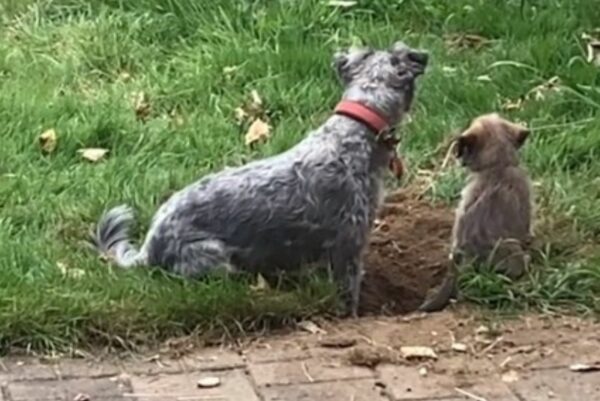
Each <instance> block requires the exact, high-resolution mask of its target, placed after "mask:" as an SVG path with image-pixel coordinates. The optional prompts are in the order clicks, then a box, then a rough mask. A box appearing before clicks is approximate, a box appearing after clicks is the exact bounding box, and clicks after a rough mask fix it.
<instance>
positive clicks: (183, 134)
mask: <svg viewBox="0 0 600 401" xmlns="http://www.w3.org/2000/svg"><path fill="white" fill-rule="evenodd" d="M599 21H600V7H598V4H597V1H596V0H544V1H542V0H538V1H533V0H529V1H525V2H524V4H523V7H522V8H521V1H520V0H517V1H504V2H494V1H483V0H479V1H467V0H452V1H447V2H442V1H433V0H358V4H357V5H355V6H354V7H351V8H349V9H339V8H334V7H331V6H328V5H327V1H325V0H322V1H317V0H304V1H291V0H263V1H260V0H257V1H245V0H239V1H234V0H219V1H198V0H137V1H124V0H121V1H119V0H95V1H94V0H89V1H83V0H54V1H31V0H0V24H1V35H0V141H1V142H0V145H1V146H0V205H1V210H0V347H1V348H2V349H4V350H6V349H8V348H10V347H32V348H53V347H59V348H64V347H68V346H85V345H89V344H107V343H109V344H138V343H144V342H151V341H156V340H160V339H164V338H165V337H167V336H169V335H177V334H182V333H187V332H191V331H194V330H196V331H198V332H208V331H211V330H213V329H216V330H218V331H220V332H228V331H232V330H233V331H240V330H248V329H253V328H257V327H258V326H263V325H270V324H281V323H285V322H286V321H288V320H289V319H292V318H297V317H301V316H308V315H311V314H315V313H324V312H326V311H328V310H330V308H331V307H332V305H333V302H332V295H331V290H330V288H329V287H328V286H327V285H323V284H320V283H318V282H314V281H311V282H310V283H308V284H306V285H301V286H299V287H298V289H296V290H293V291H288V292H282V291H273V292H272V293H269V294H267V295H263V296H257V295H256V294H255V293H254V292H253V291H252V290H250V289H249V288H248V286H247V285H246V284H244V283H243V282H231V281H227V280H222V279H218V278H215V279H212V280H209V281H204V282H197V283H196V282H194V283H192V282H183V281H181V280H178V279H176V278H170V277H166V276H164V275H162V274H159V273H152V272H149V271H135V272H123V271H116V270H112V269H109V268H107V267H106V265H105V264H104V263H102V262H101V261H99V260H98V258H97V256H96V255H95V254H94V252H91V251H90V250H89V249H88V248H86V247H85V245H84V244H83V242H84V240H85V239H86V238H87V234H88V232H89V230H90V228H91V227H93V225H94V223H95V221H96V220H97V218H98V216H99V215H100V214H101V213H102V211H103V210H104V209H105V208H106V207H108V206H112V205H115V204H118V203H121V202H126V203H129V204H131V205H132V206H134V207H135V209H136V210H137V211H138V218H139V221H140V223H141V226H140V227H139V232H138V238H139V237H140V235H141V233H142V232H143V231H144V230H145V229H146V227H147V224H148V222H149V219H150V217H151V215H152V214H153V213H154V211H155V210H156V207H157V205H158V204H159V203H160V201H161V200H162V199H163V198H164V196H165V195H166V194H168V193H170V192H171V191H173V190H176V189H178V188H180V187H182V186H183V185H185V184H187V183H189V182H190V181H192V180H195V179H196V178H197V177H199V176H201V175H203V174H205V173H207V172H209V171H212V170H217V169H220V168H222V167H223V166H225V165H237V164H241V163H243V162H245V161H247V160H250V159H254V158H259V157H264V156H267V155H272V154H275V153H277V152H280V151H282V150H284V149H287V148H289V147H290V146H292V145H293V144H294V143H296V142H298V141H299V140H300V139H301V138H302V137H303V136H304V135H305V133H306V132H307V130H308V129H309V128H310V127H314V126H315V125H316V124H318V123H319V122H320V121H322V119H323V118H324V116H326V114H327V113H328V112H329V111H330V110H331V109H332V107H333V106H334V104H335V102H336V100H337V99H338V97H339V94H340V87H339V85H338V83H337V82H336V80H335V78H334V75H333V72H332V70H331V68H330V60H331V55H332V53H333V51H334V50H336V49H337V48H338V47H340V46H346V45H350V44H353V43H361V42H362V43H367V44H371V45H375V46H377V45H380V46H387V45H389V44H390V43H392V42H393V41H395V40H398V39H403V40H405V41H406V42H408V43H410V44H411V45H414V46H421V47H423V48H426V49H428V50H430V51H431V53H432V57H431V67H430V68H429V71H428V72H427V74H426V75H425V76H424V78H423V79H422V80H421V86H420V89H419V93H418V96H417V98H416V102H415V105H414V108H413V114H412V121H411V122H409V123H407V124H406V127H405V129H404V131H403V132H404V133H403V135H404V139H403V143H402V152H403V154H404V155H405V156H406V158H407V159H408V161H409V162H410V166H411V168H412V169H411V171H412V172H413V174H414V172H415V171H417V169H418V168H423V169H431V168H434V167H435V166H436V165H438V164H439V162H440V158H441V157H443V155H439V154H437V153H436V152H435V149H437V147H438V145H439V143H440V142H441V141H442V140H443V139H444V138H445V137H446V136H447V135H448V134H449V133H450V132H452V131H453V130H456V129H458V128H460V127H461V126H463V125H464V124H465V123H466V122H467V121H468V119H469V118H471V117H473V116H475V115H477V114H480V113H484V112H489V111H492V110H500V109H501V106H502V104H503V103H504V102H505V101H506V100H507V99H516V98H518V97H520V96H523V95H525V94H526V93H527V92H528V91H529V90H530V89H531V88H533V87H535V86H537V85H539V84H542V83H544V82H545V81H547V80H548V79H550V78H551V77H553V76H559V77H560V79H561V82H562V85H563V86H562V87H561V88H562V89H561V91H559V92H557V93H546V94H545V96H544V98H543V99H537V100H536V99H531V100H529V101H527V102H525V103H524V105H523V107H521V108H520V109H518V110H513V111H511V112H509V113H506V114H507V115H508V116H509V117H510V118H513V119H518V120H523V121H527V122H528V123H529V125H530V126H531V127H532V128H533V129H534V135H533V136H532V138H531V141H530V142H529V144H528V146H527V147H526V149H525V151H524V159H525V162H526V163H527V165H528V166H529V168H530V170H531V173H532V175H533V177H534V179H535V181H536V182H537V183H539V185H538V186H537V187H536V189H537V200H538V204H539V211H538V217H539V220H538V221H539V226H538V233H539V234H540V238H541V239H542V243H543V246H542V248H541V251H540V252H539V255H536V261H537V263H536V267H537V269H536V270H535V271H534V272H533V273H532V275H531V278H530V279H529V280H525V281H523V282H522V283H518V284H507V283H503V282H500V281H499V280H498V279H497V278H495V277H488V276H485V275H483V276H476V277H475V276H473V277H470V278H467V279H466V280H465V288H466V290H467V294H468V296H469V297H470V298H471V299H473V300H475V301H478V302H483V303H486V304H489V305H491V306H494V307H499V308H507V307H514V306H515V305H520V306H526V307H537V308H542V309H545V310H548V309H555V308H564V307H568V308H572V307H573V306H575V307H576V308H578V309H580V310H585V311H593V312H598V311H600V300H599V297H600V295H598V294H600V264H599V263H598V258H599V256H600V246H598V245H597V243H598V239H599V237H600V179H599V178H598V177H600V164H599V163H598V162H597V160H598V157H599V156H600V89H599V84H600V68H598V67H595V66H593V65H590V64H588V63H586V61H585V57H584V54H585V53H584V50H585V43H583V42H582V40H581V39H580V38H581V34H582V33H583V32H589V31H591V30H592V29H593V28H596V27H598V26H599V25H598V24H599ZM457 33H470V34H478V35H481V36H483V37H485V38H488V39H492V40H493V41H492V42H490V43H489V44H487V45H486V46H484V47H483V48H481V49H468V48H467V49H453V48H450V47H448V45H447V43H446V42H445V40H444V36H445V35H447V34H457ZM225 67H237V69H236V70H235V71H234V72H233V73H230V74H225V73H224V72H223V69H224V68H225ZM481 76H485V77H487V80H482V79H478V77H481ZM252 90H256V91H258V93H259V94H260V95H261V97H262V98H263V100H264V103H265V108H266V113H267V115H268V117H269V119H270V122H271V124H272V125H273V127H274V130H273V135H272V139H271V140H270V141H269V142H268V143H267V144H265V145H263V146H260V147H258V148H257V149H254V150H251V149H249V148H247V147H246V146H245V145H244V140H243V133H244V128H243V127H239V126H238V125H237V124H236V122H235V119H234V110H235V108H236V107H238V106H240V105H241V104H243V103H244V102H245V101H247V99H248V98H249V94H250V92H251V91H252ZM140 91H141V92H144V93H146V94H147V96H148V99H149V103H150V104H151V112H150V115H149V118H148V119H147V120H146V121H139V120H138V119H137V118H136V115H135V112H134V110H133V107H132V105H131V100H130V98H131V96H132V95H134V94H135V93H138V92H140ZM51 128H52V129H55V130H56V133H57V137H58V145H57V148H56V150H55V151H54V152H53V153H52V154H50V155H44V154H43V153H42V152H41V151H40V148H39V146H38V143H37V141H38V136H39V135H40V134H41V133H42V132H43V131H45V130H47V129H51ZM536 128H540V129H539V130H537V131H536ZM84 147H103V148H107V149H109V151H110V152H109V154H108V156H107V157H106V159H105V160H103V161H102V162H100V163H96V164H92V163H88V162H85V161H84V160H82V158H81V157H80V155H79V154H78V152H77V151H78V149H80V148H84ZM409 178H410V179H412V178H414V176H411V177H409ZM435 184H436V185H435V186H434V187H433V189H432V190H431V195H432V196H433V197H435V198H440V199H444V200H446V201H448V202H454V201H455V200H456V197H457V195H458V192H459V189H460V186H461V185H462V176H461V175H460V173H459V172H457V171H456V170H454V169H451V170H449V171H445V172H442V173H440V174H439V176H438V179H437V181H436V183H435ZM58 266H66V267H67V268H71V269H81V270H82V271H83V272H84V276H83V277H80V278H77V277H69V276H65V275H64V274H63V273H62V272H61V269H60V268H59V267H58Z"/></svg>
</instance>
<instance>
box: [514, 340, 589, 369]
mask: <svg viewBox="0 0 600 401" xmlns="http://www.w3.org/2000/svg"><path fill="white" fill-rule="evenodd" d="M598 341H599V340H598V339H584V338H581V339H578V340H577V341H576V342H569V343H568V344H567V345H566V346H563V347H560V346H553V347H551V348H548V349H547V350H546V352H547V353H548V355H545V356H539V355H538V353H537V352H535V353H533V354H532V355H530V356H529V357H530V360H529V361H528V362H526V366H528V367H529V368H531V369H548V368H557V367H564V366H569V365H571V364H574V363H596V362H597V361H600V347H598Z"/></svg>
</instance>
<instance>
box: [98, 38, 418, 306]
mask: <svg viewBox="0 0 600 401" xmlns="http://www.w3.org/2000/svg"><path fill="white" fill-rule="evenodd" d="M426 64H427V54H426V53H424V52H421V51H418V50H415V49H411V48H409V47H408V46H406V45H405V44H403V43H402V42H397V43H396V44H395V45H394V46H392V47H391V48H390V49H385V50H373V49H367V48H363V49H352V50H348V51H345V52H342V53H339V54H337V55H336V56H335V57H334V66H335V68H336V71H337V73H338V76H339V78H340V79H341V81H342V83H343V84H344V94H343V96H342V98H343V99H346V100H352V101H356V102H360V103H363V104H364V105H366V106H368V107H370V108H372V109H375V110H378V111H379V113H380V114H381V115H382V116H384V117H385V118H386V119H387V121H388V122H389V123H390V125H392V126H393V125H395V124H396V123H398V122H400V120H401V119H402V116H403V115H404V114H405V112H407V111H408V110H409V107H410V105H411V103H412V99H413V93H414V88H415V80H416V78H417V76H419V75H421V74H422V73H423V72H424V69H425V67H426ZM391 156H392V155H391V152H390V149H389V147H387V146H386V145H384V144H382V143H380V142H379V141H378V140H377V138H376V135H375V134H374V133H373V132H372V131H371V130H370V129H369V128H368V127H367V126H365V125H364V124H363V123H361V122H359V121H356V120H355V119H352V118H349V117H346V116H343V115H332V116H331V117H329V118H328V119H327V121H325V123H324V124H323V125H322V126H320V127H319V128H317V129H316V130H315V131H313V132H312V133H310V135H308V137H307V138H305V139H304V140H303V141H301V142H300V143H298V144H297V145H296V146H294V147H293V148H291V149H289V150H288V151H286V152H284V153H282V154H279V155H277V156H274V157H270V158H267V159H263V160H259V161H254V162H252V163H249V164H247V165H244V166H241V167H238V168H233V169H228V170H224V171H221V172H217V173H214V174H211V175H209V176H206V177H204V178H202V179H200V180H199V181H197V182H195V183H193V184H191V185H189V186H187V187H185V188H184V189H182V190H181V191H179V192H177V193H176V194H174V195H173V196H172V197H171V198H170V199H169V200H168V201H166V202H165V203H164V204H163V205H162V206H161V207H160V208H159V210H158V212H157V213H156V215H155V216H154V218H153V220H152V224H151V226H150V229H149V231H148V233H147V235H146V239H145V241H144V243H143V245H142V247H141V249H139V250H138V249H137V248H136V247H134V246H133V245H132V244H131V242H130V241H129V232H128V231H129V226H130V225H131V224H132V222H133V214H132V211H131V209H130V208H128V207H126V206H119V207H117V208H114V209H112V210H110V211H108V212H107V213H106V214H105V215H104V216H103V217H102V218H101V220H100V222H99V224H98V228H97V231H96V235H95V242H96V245H97V247H98V248H99V250H100V252H102V253H103V254H105V255H107V256H109V257H111V258H112V259H113V260H114V261H115V262H116V263H117V264H118V265H120V266H122V267H131V266H136V265H154V266H162V267H164V268H166V269H169V270H171V271H173V272H176V273H179V274H181V275H183V276H186V277H197V276H202V275H204V274H206V273H208V272H210V271H213V270H215V269H219V268H224V269H226V270H228V271H237V270H245V271H263V272H266V273H268V272H270V271H272V270H273V269H277V268H279V269H294V268H297V267H300V266H302V265H304V264H307V263H311V262H318V261H327V262H330V264H331V266H332V270H333V275H334V278H335V279H336V281H337V283H338V284H339V286H340V288H341V290H342V291H343V294H344V299H345V300H346V302H347V306H348V307H349V308H350V311H351V312H352V313H354V314H355V313H356V310H357V307H358V301H359V290H360V283H361V277H362V262H361V258H362V254H363V251H364V249H365V246H366V244H367V236H368V233H369V229H370V226H371V224H372V222H373V220H374V218H375V212H376V209H377V207H378V202H379V200H380V198H381V192H382V177H383V173H384V171H385V170H386V168H387V166H388V164H389V162H390V158H391Z"/></svg>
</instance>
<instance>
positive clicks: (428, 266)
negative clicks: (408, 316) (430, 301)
mask: <svg viewBox="0 0 600 401" xmlns="http://www.w3.org/2000/svg"><path fill="white" fill-rule="evenodd" d="M453 219H454V214H453V211H452V210H451V209H450V208H448V207H445V206H438V205H432V204H431V203H430V202H428V201H426V200H422V199H418V197H416V196H414V195H413V194H411V193H410V192H409V191H399V192H395V193H393V194H391V195H389V196H388V197H387V198H386V201H385V204H384V206H383V207H382V210H381V213H380V216H379V219H378V220H377V221H376V224H375V228H374V230H373V232H372V234H371V240H370V247H369V252H368V254H367V255H366V258H365V277H364V280H363V285H362V291H361V305H360V314H361V315H369V314H381V313H383V314H399V313H408V312H411V311H414V310H415V309H416V308H418V307H419V305H420V304H421V303H422V302H423V300H424V299H425V295H426V293H427V290H428V289H429V288H431V287H433V286H436V285H438V284H439V283H440V282H441V280H442V278H443V276H444V274H445V272H446V269H447V263H448V252H449V244H450V235H451V231H452V222H453Z"/></svg>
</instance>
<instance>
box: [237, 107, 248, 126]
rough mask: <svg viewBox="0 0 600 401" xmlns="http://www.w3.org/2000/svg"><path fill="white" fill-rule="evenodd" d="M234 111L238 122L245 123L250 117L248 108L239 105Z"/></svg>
mask: <svg viewBox="0 0 600 401" xmlns="http://www.w3.org/2000/svg"><path fill="white" fill-rule="evenodd" d="M234 113H235V119H236V121H237V123H238V124H241V123H243V122H244V121H245V120H246V119H247V118H248V117H249V116H248V113H246V110H244V109H242V108H241V107H237V108H236V109H235V110H234Z"/></svg>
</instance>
